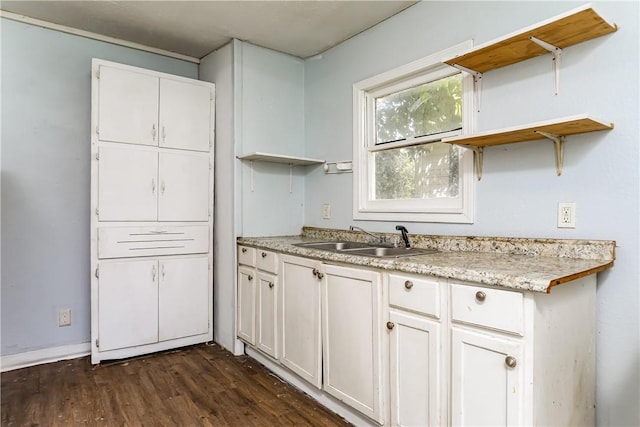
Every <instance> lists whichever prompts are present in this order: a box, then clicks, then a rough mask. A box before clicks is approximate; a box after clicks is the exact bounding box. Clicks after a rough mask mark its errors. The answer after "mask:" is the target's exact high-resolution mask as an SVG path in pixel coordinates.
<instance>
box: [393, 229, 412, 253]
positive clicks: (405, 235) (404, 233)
mask: <svg viewBox="0 0 640 427" xmlns="http://www.w3.org/2000/svg"><path fill="white" fill-rule="evenodd" d="M396 230H399V231H400V233H402V240H404V246H405V248H410V247H411V242H409V235H408V233H409V232H408V231H407V229H406V228H405V227H404V226H403V225H396Z"/></svg>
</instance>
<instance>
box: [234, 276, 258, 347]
mask: <svg viewBox="0 0 640 427" xmlns="http://www.w3.org/2000/svg"><path fill="white" fill-rule="evenodd" d="M255 275H256V274H255V269H253V268H248V267H244V266H239V267H238V338H240V339H241V340H243V341H245V342H246V343H249V344H251V345H255V343H256V286H255V283H256V280H257V279H256V277H255Z"/></svg>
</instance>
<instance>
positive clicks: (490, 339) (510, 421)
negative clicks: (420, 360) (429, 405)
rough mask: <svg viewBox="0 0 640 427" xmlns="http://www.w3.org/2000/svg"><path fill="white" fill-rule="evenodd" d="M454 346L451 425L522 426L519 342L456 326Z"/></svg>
mask: <svg viewBox="0 0 640 427" xmlns="http://www.w3.org/2000/svg"><path fill="white" fill-rule="evenodd" d="M451 347H452V355H451V359H452V360H451V417H452V418H451V421H452V424H453V425H460V426H507V425H509V426H515V425H522V414H521V413H522V410H521V408H522V366H521V363H522V345H521V344H520V342H519V341H516V340H515V339H514V340H511V339H508V338H502V337H498V336H494V335H493V334H489V333H481V332H475V331H471V330H464V329H460V328H457V327H453V328H452V334H451ZM507 358H513V359H509V360H507ZM510 363H511V364H512V363H515V366H514V367H510V366H508V364H510Z"/></svg>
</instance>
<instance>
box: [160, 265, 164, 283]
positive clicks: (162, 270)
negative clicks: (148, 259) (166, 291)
mask: <svg viewBox="0 0 640 427" xmlns="http://www.w3.org/2000/svg"><path fill="white" fill-rule="evenodd" d="M160 275H161V276H162V281H163V282H164V264H162V269H161V270H160Z"/></svg>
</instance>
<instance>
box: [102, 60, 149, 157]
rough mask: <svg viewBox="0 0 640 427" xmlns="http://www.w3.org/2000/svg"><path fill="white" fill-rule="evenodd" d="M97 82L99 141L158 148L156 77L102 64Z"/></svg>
mask: <svg viewBox="0 0 640 427" xmlns="http://www.w3.org/2000/svg"><path fill="white" fill-rule="evenodd" d="M98 82H99V88H100V89H99V95H98V130H99V132H98V135H99V139H100V140H101V141H112V142H124V143H129V144H144V145H158V90H159V89H158V87H159V83H158V78H157V77H153V76H150V75H147V74H143V73H138V72H135V71H130V70H123V69H120V68H112V67H108V66H104V65H102V66H100V78H99V80H98Z"/></svg>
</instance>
